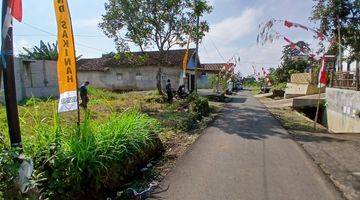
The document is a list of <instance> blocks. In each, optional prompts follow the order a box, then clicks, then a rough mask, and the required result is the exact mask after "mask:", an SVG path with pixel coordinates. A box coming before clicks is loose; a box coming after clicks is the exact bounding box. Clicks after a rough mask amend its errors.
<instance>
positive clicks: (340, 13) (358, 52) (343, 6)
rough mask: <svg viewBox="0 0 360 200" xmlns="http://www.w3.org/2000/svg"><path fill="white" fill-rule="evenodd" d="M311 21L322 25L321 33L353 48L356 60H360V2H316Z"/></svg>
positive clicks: (325, 0) (345, 0) (352, 51)
mask: <svg viewBox="0 0 360 200" xmlns="http://www.w3.org/2000/svg"><path fill="white" fill-rule="evenodd" d="M314 2H315V6H314V7H313V11H312V16H311V17H310V19H311V20H313V21H317V22H319V23H320V31H321V32H323V33H324V34H325V35H327V36H328V37H330V38H332V39H334V40H337V41H338V40H339V32H338V28H339V29H340V35H341V37H340V39H341V42H342V44H344V45H345V46H349V47H351V49H350V50H351V54H352V56H353V57H354V58H357V59H360V1H359V0H314Z"/></svg>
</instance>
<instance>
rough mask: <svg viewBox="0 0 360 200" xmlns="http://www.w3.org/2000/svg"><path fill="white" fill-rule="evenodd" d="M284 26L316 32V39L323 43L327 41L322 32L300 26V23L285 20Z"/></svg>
mask: <svg viewBox="0 0 360 200" xmlns="http://www.w3.org/2000/svg"><path fill="white" fill-rule="evenodd" d="M278 21H281V20H278ZM284 26H286V27H288V28H292V27H295V28H302V29H304V30H306V31H312V32H314V33H315V34H316V38H318V39H319V40H321V41H323V40H325V38H326V37H325V35H324V34H323V33H322V32H320V31H318V30H316V29H314V28H311V27H308V26H304V25H302V24H299V23H295V22H291V21H288V20H284Z"/></svg>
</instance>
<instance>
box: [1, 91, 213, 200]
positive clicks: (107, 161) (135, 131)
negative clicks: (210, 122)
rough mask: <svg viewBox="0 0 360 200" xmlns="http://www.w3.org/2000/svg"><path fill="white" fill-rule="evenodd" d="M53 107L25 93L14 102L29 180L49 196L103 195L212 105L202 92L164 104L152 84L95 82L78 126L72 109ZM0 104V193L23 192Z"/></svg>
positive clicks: (7, 195)
mask: <svg viewBox="0 0 360 200" xmlns="http://www.w3.org/2000/svg"><path fill="white" fill-rule="evenodd" d="M56 110H57V100H54V99H47V100H42V99H29V100H27V101H25V102H23V103H22V104H21V105H19V115H20V118H21V120H20V122H21V131H22V137H23V146H24V154H25V155H27V156H28V157H29V158H32V159H33V161H34V166H35V172H34V176H33V178H32V180H31V184H32V185H35V186H38V188H39V189H40V193H41V195H42V197H43V198H49V199H54V198H56V199H59V198H60V199H84V198H91V199H94V198H100V199H103V198H106V197H107V196H106V195H105V194H109V193H111V192H113V191H116V188H119V187H120V186H121V185H122V184H124V183H127V181H128V180H130V179H131V178H133V177H134V175H135V174H136V173H138V171H139V168H140V167H141V166H144V165H146V164H147V163H148V162H149V161H150V160H151V159H152V158H153V157H156V156H159V155H161V154H162V153H163V150H164V149H163V146H162V142H166V141H168V140H171V139H172V138H173V137H174V134H179V132H183V131H191V130H193V129H195V128H197V127H198V124H199V123H200V121H201V120H202V118H203V117H206V116H207V115H209V113H210V112H211V111H212V110H211V107H210V106H209V104H208V101H207V99H205V98H202V97H199V96H191V97H190V98H189V99H186V100H177V101H175V102H174V103H173V104H167V103H164V100H163V98H162V97H161V96H159V95H157V94H156V92H153V91H152V92H131V93H122V94H120V93H113V92H109V91H106V90H94V89H90V104H89V110H90V112H89V113H84V112H82V115H81V118H82V123H81V126H80V128H78V127H77V126H76V123H75V122H76V118H77V117H76V113H74V112H72V113H65V114H61V115H60V116H57V115H56V114H55V113H56ZM0 112H1V113H0V139H1V140H0V164H1V165H0V181H1V183H0V198H5V199H11V198H12V197H17V198H24V196H22V195H21V194H19V193H18V192H17V191H14V185H13V180H14V178H15V177H16V174H17V169H18V163H17V162H16V161H14V160H13V158H14V157H16V154H17V152H16V151H15V152H13V150H11V149H10V148H9V145H8V144H9V139H8V134H7V122H6V112H5V109H4V107H3V106H0ZM159 138H161V140H162V141H161V140H160V139H159ZM36 198H38V197H36Z"/></svg>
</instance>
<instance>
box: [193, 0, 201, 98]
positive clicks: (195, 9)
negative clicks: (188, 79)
mask: <svg viewBox="0 0 360 200" xmlns="http://www.w3.org/2000/svg"><path fill="white" fill-rule="evenodd" d="M197 1H198V0H194V4H195V5H194V11H195V15H196V50H195V76H194V77H195V80H194V86H195V88H194V89H195V92H196V93H197V68H198V65H199V63H198V58H199V32H200V31H199V29H200V13H199V11H198V10H197V8H198V6H197Z"/></svg>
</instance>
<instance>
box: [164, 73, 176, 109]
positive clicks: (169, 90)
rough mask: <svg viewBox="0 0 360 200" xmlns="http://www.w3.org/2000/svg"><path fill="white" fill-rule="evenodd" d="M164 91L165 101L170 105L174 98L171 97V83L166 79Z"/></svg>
mask: <svg viewBox="0 0 360 200" xmlns="http://www.w3.org/2000/svg"><path fill="white" fill-rule="evenodd" d="M165 89H166V94H167V101H168V102H169V103H171V102H172V100H173V97H174V96H173V92H172V87H171V81H170V79H168V81H167V84H166V88H165Z"/></svg>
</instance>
